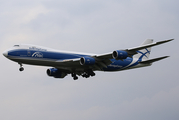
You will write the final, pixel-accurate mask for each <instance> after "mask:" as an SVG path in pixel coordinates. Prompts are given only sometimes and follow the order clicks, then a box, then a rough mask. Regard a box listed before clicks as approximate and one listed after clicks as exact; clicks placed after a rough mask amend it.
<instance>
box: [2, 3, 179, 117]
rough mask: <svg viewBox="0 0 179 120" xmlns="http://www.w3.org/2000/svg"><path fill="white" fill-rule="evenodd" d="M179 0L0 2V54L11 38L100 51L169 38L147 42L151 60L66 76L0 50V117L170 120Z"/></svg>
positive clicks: (176, 91)
mask: <svg viewBox="0 0 179 120" xmlns="http://www.w3.org/2000/svg"><path fill="white" fill-rule="evenodd" d="M178 4H179V2H178V1H176V0H170V1H168V0H145V1H144V0H125V1H122V0H110V1H107V0H86V1H83V0H75V1H72V0H60V1H59V0H26V1H23V0H16V1H13V0H8V1H0V11H1V12H0V43H1V44H0V53H2V52H3V51H4V50H6V49H8V48H10V47H11V46H13V45H14V44H17V43H29V44H37V45H41V46H46V47H51V48H55V49H59V50H60V49H61V50H69V51H79V52H89V53H99V54H101V53H106V52H112V51H113V50H116V49H124V48H130V47H135V46H138V45H140V44H141V43H142V42H143V41H144V40H145V39H148V38H152V39H154V41H159V40H165V39H170V38H175V40H174V41H172V42H170V43H167V44H164V45H161V46H158V47H154V48H152V52H151V58H154V57H158V56H159V57H160V56H165V55H169V56H171V57H170V58H167V59H165V60H163V61H160V62H157V63H154V64H153V65H152V66H151V67H147V68H140V69H135V70H129V71H122V72H114V73H107V72H105V73H104V72H96V74H97V75H96V76H95V77H92V78H89V79H83V78H81V77H80V78H79V80H78V81H73V80H72V78H71V76H70V75H69V76H67V77H66V78H64V79H63V80H61V79H54V78H50V77H48V76H47V75H46V69H47V67H39V66H29V65H24V67H25V71H24V72H19V71H18V69H19V65H18V64H17V63H15V62H12V61H9V60H8V59H6V58H5V57H4V56H2V55H1V56H0V59H1V62H0V65H1V66H2V67H1V75H0V95H1V96H0V106H1V107H0V119H1V120H12V119H13V120H32V119H37V120H59V119H61V120H91V119H93V120H109V119H111V120H117V119H120V120H131V119H132V120H168V119H172V120H178V119H179V114H178V111H179V104H178V101H179V81H178V79H179V77H178V71H177V70H178V67H179V64H178V61H177V60H178V59H179V55H178V51H179V47H178V45H179V42H178V39H179V35H178V31H179V24H178V21H179V14H178V12H179V9H178Z"/></svg>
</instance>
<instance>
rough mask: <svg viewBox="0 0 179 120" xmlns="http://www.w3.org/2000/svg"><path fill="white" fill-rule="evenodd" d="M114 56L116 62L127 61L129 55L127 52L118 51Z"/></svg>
mask: <svg viewBox="0 0 179 120" xmlns="http://www.w3.org/2000/svg"><path fill="white" fill-rule="evenodd" d="M112 56H113V58H114V59H116V60H118V59H126V58H127V57H128V53H127V52H126V51H122V50H116V51H114V52H113V54H112Z"/></svg>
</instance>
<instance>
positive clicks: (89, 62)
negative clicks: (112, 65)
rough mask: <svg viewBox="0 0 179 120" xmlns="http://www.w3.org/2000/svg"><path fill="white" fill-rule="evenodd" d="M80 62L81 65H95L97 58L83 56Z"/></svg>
mask: <svg viewBox="0 0 179 120" xmlns="http://www.w3.org/2000/svg"><path fill="white" fill-rule="evenodd" d="M80 64H81V65H94V64H95V59H94V58H92V57H82V58H81V59H80Z"/></svg>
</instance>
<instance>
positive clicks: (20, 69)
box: [19, 63, 24, 71]
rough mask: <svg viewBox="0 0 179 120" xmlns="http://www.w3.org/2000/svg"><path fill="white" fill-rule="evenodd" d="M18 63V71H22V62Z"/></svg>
mask: <svg viewBox="0 0 179 120" xmlns="http://www.w3.org/2000/svg"><path fill="white" fill-rule="evenodd" d="M19 65H20V68H19V71H24V68H23V66H22V63H19Z"/></svg>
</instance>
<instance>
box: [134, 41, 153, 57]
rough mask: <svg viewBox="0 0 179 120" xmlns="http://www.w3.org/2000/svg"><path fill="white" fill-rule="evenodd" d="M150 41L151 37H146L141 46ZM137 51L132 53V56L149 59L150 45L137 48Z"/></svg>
mask: <svg viewBox="0 0 179 120" xmlns="http://www.w3.org/2000/svg"><path fill="white" fill-rule="evenodd" d="M152 42H153V39H147V40H145V41H144V42H143V43H142V44H141V46H142V45H147V44H151V43H152ZM137 52H138V54H136V55H134V57H133V58H137V59H142V60H146V59H149V56H150V52H151V47H150V48H145V49H142V50H139V51H137Z"/></svg>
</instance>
